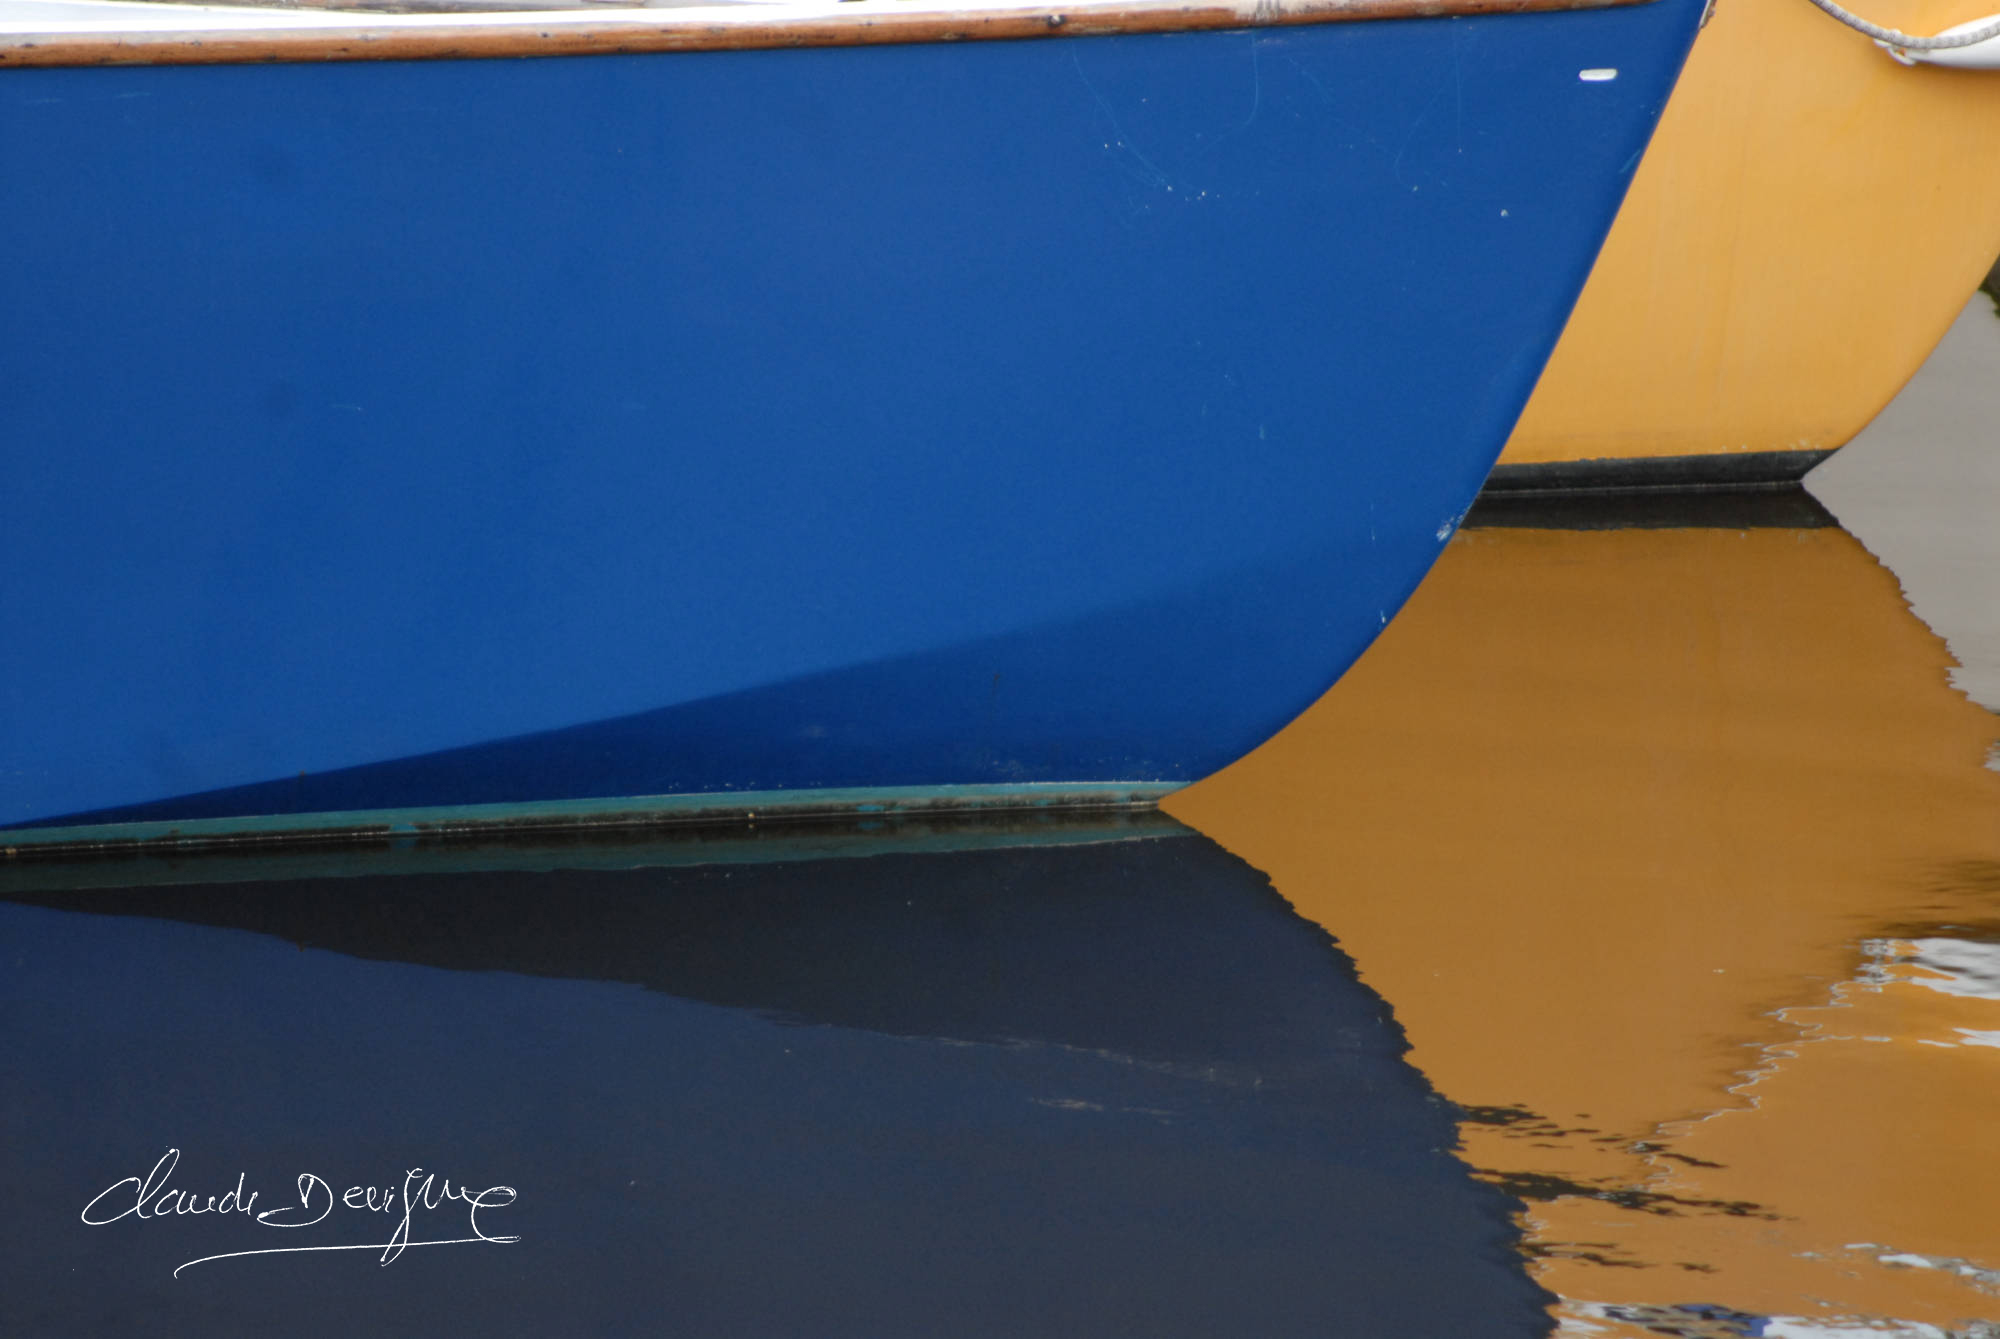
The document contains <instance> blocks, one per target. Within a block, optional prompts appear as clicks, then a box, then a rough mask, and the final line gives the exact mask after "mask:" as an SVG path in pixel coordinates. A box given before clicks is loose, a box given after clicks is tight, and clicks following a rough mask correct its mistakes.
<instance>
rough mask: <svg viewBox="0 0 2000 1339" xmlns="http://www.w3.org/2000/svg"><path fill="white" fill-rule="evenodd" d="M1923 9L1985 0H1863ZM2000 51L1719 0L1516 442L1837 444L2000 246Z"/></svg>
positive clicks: (1513, 452)
mask: <svg viewBox="0 0 2000 1339" xmlns="http://www.w3.org/2000/svg"><path fill="white" fill-rule="evenodd" d="M1860 8H1861V9H1862V10H1863V12H1864V13H1865V15H1866V17H1868V18H1870V19H1872V20H1874V21H1876V22H1878V23H1883V24H1888V25H1892V26H1897V27H1901V28H1903V29H1904V30H1906V31H1911V32H1917V33H1931V32H1937V31H1940V30H1941V29H1943V28H1945V27H1948V26H1950V25H1952V24H1955V23H1959V22H1962V21H1965V20H1968V19H1973V18H1979V17H1983V16H1985V15H1987V14H1988V13H1990V12H1991V11H1992V10H1993V9H1994V6H1993V5H1992V4H1991V3H1990V2H1989V0H1873V3H1871V4H1868V5H1864V6H1860ZM1997 168H2000V71H1984V72H1982V71H1958V70H1945V69H1939V68H1935V67H1922V68H1915V69H1911V68H1906V67H1903V66H1901V65H1898V64H1896V63H1895V62H1894V61H1892V60H1891V59H1890V58H1889V57H1888V56H1887V55H1885V54H1884V53H1883V52H1882V51H1880V50H1879V49H1877V48H1876V46H1875V45H1874V43H1872V42H1870V41H1868V40H1867V39H1865V38H1863V37H1861V36H1860V35H1859V34H1857V33H1854V32H1851V31H1849V30H1848V29H1847V28H1845V27H1843V26H1841V25H1840V24H1837V23H1835V22H1834V21H1832V20H1831V19H1829V18H1827V17H1826V16H1825V15H1823V14H1821V13H1820V12H1819V11H1817V10H1815V9H1814V8H1812V6H1811V5H1809V4H1807V3H1806V0H1721V3H1720V4H1718V5H1717V6H1716V11H1715V15H1714V18H1713V20H1712V21H1711V22H1710V24H1709V26H1708V28H1707V29H1706V30H1704V31H1703V33H1702V34H1701V37H1700V38H1699V39H1698V40H1697V41H1696V43H1695V46H1694V51H1693V53H1692V55H1691V56H1690V57H1689V60H1688V65H1687V69H1686V71H1685V73H1684V74H1683V75H1682V77H1681V81H1680V84H1679V85H1678V87H1677V88H1676V90H1675V92H1674V96H1673V100H1672V101H1671V102H1670V103H1669V104H1668V106H1667V110H1666V113H1665V115H1664V116H1663V117H1662V119H1661V122H1660V128H1659V133H1658V134H1657V135H1656V136H1655V137H1654V140H1653V144H1652V147H1651V148H1650V149H1649V150H1648V151H1647V154H1646V158H1645V161H1644V162H1643V164H1642V165H1641V166H1640V168H1639V171H1638V173H1637V175H1636V177H1635V178H1634V181H1633V184H1632V191H1631V194H1630V195H1629V196H1628V197H1627V199H1626V202H1625V206H1624V209H1623V210H1622V212H1621V213H1620V214H1619V217H1618V221H1617V223H1616V225H1615V226H1614V227H1613V228H1612V230H1611V234H1610V237H1609V238H1608V239H1607V240H1606V242H1605V246H1604V251H1603V254H1602V255H1601V256H1600V257H1599V258H1598V261H1597V267H1596V269H1594V270H1593V271H1592V272H1591V277H1590V283H1589V286H1588V287H1586V288H1585V289H1584V292H1583V296H1582V299H1581V300H1580V301H1579V303H1578V305H1577V308H1576V312H1575V314H1574V315H1573V316H1572V317H1571V319H1570V323H1569V327H1568V329H1567V331H1566V332H1565V333H1564V335H1563V337H1562V341H1561V343H1560V344H1559V345H1558V346H1557V348H1556V351H1555V356H1554V357H1553V358H1552V359H1551V360H1550V362H1549V364H1548V368H1547V370H1546V371H1545V372H1544V373H1543V374H1542V379H1541V384H1540V386H1539V387H1538V388H1537V390H1536V392H1535V395H1534V398H1533V399H1532V400H1530V401H1529V404H1528V407H1527V410H1526V412H1525V414H1524V415H1523V417H1522V419H1521V422H1520V424H1519V426H1518V427H1517V428H1516V429H1515V432H1514V436H1513V439H1512V440H1511V441H1510V442H1509V443H1508V445H1507V449H1506V452H1505V453H1504V454H1503V455H1502V456H1501V458H1500V459H1501V462H1502V463H1503V464H1533V463H1542V462H1552V461H1575V460H1583V459H1596V458H1625V459H1629V458H1637V457H1677V456H1703V455H1711V454H1716V453H1732V452H1769V451H1813V450H1826V449H1830V448H1833V447H1837V446H1840V445H1841V444H1842V443H1844V442H1846V441H1847V440H1848V438H1850V437H1852V436H1853V435H1854V434H1855V433H1856V432H1858V431H1859V430H1860V429H1861V428H1862V426H1863V425H1865V424H1866V423H1867V422H1868V420H1869V419H1870V418H1872V417H1874V415H1875V414H1876V412H1877V411H1879V410H1880V409H1881V408H1882V406H1883V405H1885V404H1887V403H1888V402H1889V400H1890V398H1891V397H1892V396H1894V395H1895V393H1896V391H1897V389H1898V388H1899V387H1901V386H1902V384H1903V383H1904V382H1905V381H1907V380H1908V379H1909V377H1910V374H1911V373H1913V372H1914V371H1916V369H1917V365H1918V364H1919V363H1921V362H1922V361H1923V359H1924V356H1925V355H1926V354H1928V353H1929V352H1930V350H1931V348H1932V347H1933V346H1934V345H1935V344H1936V343H1937V342H1938V340H1939V339H1940V338H1941V337H1942V336H1943V335H1944V332H1945V330H1946V328H1947V327H1949V326H1950V324H1951V321H1952V318H1953V317H1955V316H1956V315H1957V314H1958V311H1959V308H1960V307H1961V306H1962V305H1963V304H1964V302H1965V300H1966V298H1967V296H1968V295H1970V294H1971V293H1972V292H1973V290H1974V289H1975V288H1976V287H1977V286H1978V284H1979V282H1980V278H1981V276H1983V275H1984V274H1985V273H1986V269H1987V267H1988V266H1989V265H1991V264H1992V262H1993V257H1994V254H1995V252H1996V251H2000V170H1996V169H1997Z"/></svg>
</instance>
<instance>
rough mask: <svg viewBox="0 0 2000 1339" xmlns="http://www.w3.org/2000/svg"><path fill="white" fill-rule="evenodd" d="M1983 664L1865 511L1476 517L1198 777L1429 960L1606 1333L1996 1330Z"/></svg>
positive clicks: (1303, 893) (1545, 1248) (1348, 945)
mask: <svg viewBox="0 0 2000 1339" xmlns="http://www.w3.org/2000/svg"><path fill="white" fill-rule="evenodd" d="M1948 664H1949V662H1948V660H1947V658H1946V655H1945V652H1944V649H1943V647H1942V644H1941V643H1940V642H1939V641H1938V640H1937V639H1936V638H1935V637H1934V636H1933V635H1932V634H1931V633H1930V632H1929V631H1928V630H1927V629H1925V628H1924V627H1923V626H1922V625H1921V624H1920V623H1918V622H1917V621H1916V619H1914V618H1913V617H1912V616H1911V615H1910V614H1909V612H1908V610H1907V609H1906V607H1905V606H1904V604H1903V602H1902V600H1901V598H1900V596H1899V594H1898V591H1897V586H1896V582H1895V580H1894V578H1893V577H1892V576H1891V575H1890V574H1889V573H1888V572H1886V571H1885V570H1884V569H1882V568H1881V567H1880V566H1878V565H1877V564H1876V562H1875V561H1874V559H1872V558H1871V557H1870V556H1869V555H1868V554H1867V552H1866V551H1865V550H1863V549H1862V548H1861V547H1860V545H1858V544H1857V543H1856V542H1855V541H1854V540H1853V539H1852V538H1851V537H1849V536H1848V535H1847V534H1846V533H1844V532H1843V531H1841V530H1839V529H1836V528H1832V527H1826V528H1812V529H1749V530H1723V529H1693V528H1689V529H1649V530H1610V531H1604V530H1598V531H1590V530H1534V529H1487V530H1469V531H1467V532H1465V533H1463V534H1461V535H1460V536H1459V537H1458V538H1457V539H1456V540H1454V541H1453V543H1452V544H1451V545H1450V546H1449V547H1448V549H1447V551H1446V552H1445V554H1444V556H1443V559H1442V561H1441V562H1440V564H1439V566H1438V568H1437V570H1436V571H1435V572H1434V574H1433V575H1432V577H1431V578H1430V579H1429V581H1427V582H1426V584H1425V585H1424V587H1423V588H1422V589H1421V590H1420V591H1419V592H1418V594H1417V596H1416V597H1415V599H1414V600H1413V601H1412V602H1411V604H1410V606H1409V608H1408V609H1407V610H1405V612H1404V613H1403V614H1402V616H1401V617H1400V618H1399V619H1398V620H1397V621H1396V622H1395V623H1394V624H1392V625H1391V627H1390V628H1389V630H1388V632H1387V634H1386V635H1385V636H1384V637H1383V638H1382V639H1381V641H1380V642H1378V644H1377V645H1376V646H1375V648H1374V649H1372V650H1371V651H1370V652H1369V653H1368V655H1367V656H1366V657H1365V658H1364V659H1363V661H1362V662H1361V663H1360V664H1359V665H1358V666H1356V667H1355V669H1354V670H1352V671H1351V672H1350V673H1349V674H1348V676H1347V677H1346V678H1345V679H1344V680H1343V681H1342V682H1341V683H1340V685H1339V686H1338V687H1336V688H1335V689H1334V690H1333V691H1332V692H1331V693H1329V694H1328V695H1327V696H1326V697H1325V698H1324V699H1322V700H1321V701H1320V702H1319V703H1318V704H1317V705H1316V706H1315V707H1314V708H1313V709H1312V710H1311V711H1309V712H1308V713H1307V714H1306V715H1305V716H1303V717H1301V718H1300V719H1299V720H1298V721H1297V722H1295V723H1294V724H1293V725H1292V726H1291V727H1290V728H1289V729H1288V730H1286V731H1285V732H1284V733H1283V734H1281V735H1280V736H1279V737H1278V738H1276V739H1275V740H1273V741H1272V742H1271V743H1270V744H1268V745H1266V746H1265V747H1264V748H1263V749H1261V750H1259V751H1258V752H1257V753H1255V754H1253V755H1251V756H1250V757H1249V758H1247V759H1245V760H1244V761H1243V762H1242V763H1240V764H1238V765H1237V766H1235V767H1233V768H1230V769H1229V770H1227V771H1226V772H1223V773H1222V774H1220V775H1218V776H1216V777H1214V778H1212V779H1210V780H1209V781H1206V782H1204V783H1202V784H1200V785H1197V786H1195V787H1192V788H1190V789H1189V790H1188V791H1185V792H1183V793H1182V794H1181V795H1179V796H1177V797H1175V798H1174V799H1173V800H1172V801H1171V802H1170V803H1169V805H1168V807H1169V808H1170V809H1171V810H1172V812H1173V814H1174V816H1175V817H1177V818H1180V819H1181V820H1182V821H1184V822H1187V823H1189V824H1191V825H1193V826H1195V827H1197V828H1199V829H1201V830H1202V831H1203V832H1206V833H1207V834H1209V835H1210V836H1212V837H1214V838H1215V839H1216V840H1218V841H1220V842H1222V843H1223V844H1224V845H1226V846H1228V847H1229V848H1230V849H1232V850H1233V851H1235V852H1236V853H1237V854H1239V855H1241V856H1242V857H1244V858H1245V859H1246V860H1248V861H1250V862H1251V863H1252V864H1255V865H1257V866H1258V867H1260V868H1262V869H1264V870H1265V871H1267V872H1268V873H1270V874H1271V876H1272V877H1273V879H1274V880H1275V882H1276V884H1277V887H1278V889H1279V891H1280V892H1281V893H1283V894H1284V895H1285V896H1286V897H1288V898H1289V899H1290V900H1291V901H1292V903H1293V904H1294V905H1295V906H1296V907H1297V908H1298V909H1299V911H1300V912H1301V913H1302V914H1304V915H1307V916H1309V917H1311V918H1313V919H1314V920H1316V921H1318V922H1320V923H1321V924H1323V925H1324V926H1325V927H1326V928H1327V929H1328V930H1329V931H1330V932H1331V933H1333V934H1334V935H1335V936H1336V937H1337V938H1338V939H1339V940H1340V942H1341V944H1342V946H1343V947H1344V948H1345V949H1346V950H1347V951H1348V952H1349V953H1350V954H1352V955H1353V957H1354V959H1355V961H1356V962H1357V963H1358V964H1359V967H1360V970H1361V973H1362V975H1363V977H1364V978H1365V979H1367V980H1368V982H1369V983H1370V984H1371V985H1372V986H1373V987H1374V988H1375V989H1376V990H1378V991H1379V992H1380V993H1381V994H1382V995H1383V996H1384V997H1385V998H1386V999H1387V1000H1388V1001H1389V1003H1390V1004H1391V1006H1392V1007H1393V1008H1394V1009H1395V1012H1396V1015H1397V1017H1398V1019H1399V1020H1400V1021H1401V1023H1402V1024H1403V1026H1404V1028H1405V1029H1406V1030H1407V1032H1408V1035H1409V1038H1410V1041H1411V1044H1412V1046H1413V1051H1412V1055H1411V1059H1412V1060H1413V1061H1414V1062H1415V1063H1416V1064H1417V1065H1418V1066H1420V1067H1421V1068H1422V1069H1423V1070H1424V1071H1425V1072H1426V1073H1427V1074H1428V1075H1429V1076H1430V1078H1431V1080H1432V1081H1433V1082H1434V1083H1435V1084H1436V1085H1437V1087H1438V1088H1439V1090H1440V1091H1441V1092H1442V1093H1443V1094H1444V1095H1445V1096H1446V1097H1448V1098H1450V1099H1452V1100H1453V1101H1455V1102H1457V1103H1459V1104H1460V1105H1461V1106H1462V1107H1464V1108H1466V1110H1467V1118H1466V1120H1465V1121H1464V1122H1463V1123H1462V1127H1461V1129H1462V1137H1463V1141H1464V1156H1465V1157H1466V1159H1467V1160H1468V1161H1469V1162H1470V1163H1471V1164H1472V1165H1473V1166H1474V1167H1475V1168H1478V1169H1479V1170H1480V1171H1481V1172H1482V1173H1483V1174H1485V1175H1487V1176H1488V1177H1490V1178H1491V1179H1494V1180H1496V1181H1498V1182H1500V1183H1502V1184H1505V1185H1507V1186H1510V1187H1511V1188H1513V1189H1514V1190H1515V1192H1516V1193H1517V1194H1519V1195H1520V1196H1521V1197H1522V1198H1523V1200H1524V1201H1525V1202H1526V1204H1527V1214H1526V1220H1525V1221H1526V1226H1527V1229H1528V1248H1529V1250H1530V1252H1531V1254H1532V1256H1533V1257H1534V1263H1533V1268H1534V1269H1535V1270H1536V1271H1537V1273H1538V1276H1539V1278H1540V1280H1541V1282H1542V1283H1543V1284H1544V1285H1545V1286H1547V1287H1548V1288H1550V1289H1551V1290H1552V1291H1554V1292H1555V1293H1557V1294H1559V1295H1560V1296H1561V1297H1562V1298H1563V1299H1564V1302H1563V1304H1562V1306H1561V1308H1560V1315H1561V1316H1562V1317H1563V1326H1564V1331H1565V1332H1566V1333H1575V1334H1579V1335H1581V1334H1599V1335H1621V1334H1633V1335H1638V1334H1659V1333H1683V1334H1690V1335H1695V1334H1709V1333H1713V1334H1743V1333H1752V1332H1757V1331H1756V1330H1755V1329H1754V1328H1752V1327H1753V1326H1754V1325H1757V1324H1762V1325H1763V1326H1764V1327H1765V1328H1764V1330H1763V1331H1762V1332H1764V1333H1769V1334H1791V1335H1801V1336H1803V1335H1808V1334H1811V1335H1831V1334H1844V1333H1861V1332H1868V1333H1875V1334H1884V1333H1908V1334H1912V1335H1916V1334H1941V1333H1944V1332H1945V1330H1944V1329H1943V1328H1931V1329H1925V1328H1922V1327H1926V1326H1928V1327H1949V1328H1950V1329H1952V1331H1953V1332H1956V1333H1964V1332H1966V1331H1965V1328H1964V1327H1967V1326H1969V1325H1972V1324H1974V1323H1975V1322H1979V1321H1982V1320H1992V1319H1995V1318H2000V1272H1996V1271H2000V774H1996V773H1995V772H1993V771H1990V770H1988V769H1987V768H1986V767H1984V766H1983V765H1982V763H1983V761H1984V759H1985V757H1986V754H1987V751H1988V749H1989V747H1990V746H1991V745H1992V743H1993V741H1994V739H1995V737H1996V736H2000V720H1996V718H1995V717H1994V716H1993V715H1991V714H1990V713H1988V712H1986V711H1984V710H1982V709H1980V708H1979V707H1977V706H1974V705H1972V704H1971V703H1969V702H1967V701H1966V700H1965V699H1964V698H1963V697H1961V696H1960V695H1958V694H1957V693H1956V692H1954V691H1953V690H1952V689H1951V688H1950V687H1949V686H1948V685H1947V680H1946V671H1947V668H1948ZM1770 1318H1781V1319H1778V1320H1772V1319H1770ZM1890 1321H1894V1322H1898V1323H1900V1324H1901V1325H1902V1326H1903V1327H1904V1328H1902V1329H1901V1330H1897V1329H1888V1330H1884V1329H1882V1328H1880V1326H1881V1324H1883V1323H1886V1322H1890ZM1857 1326H1873V1327H1874V1328H1870V1329H1866V1330H1859V1329H1856V1328H1855V1327H1857ZM1909 1327H1918V1328H1909Z"/></svg>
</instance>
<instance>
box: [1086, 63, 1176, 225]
mask: <svg viewBox="0 0 2000 1339" xmlns="http://www.w3.org/2000/svg"><path fill="white" fill-rule="evenodd" d="M1069 63H1070V65H1071V66H1072V67H1073V68H1074V69H1075V70H1076V77H1077V78H1079V79H1081V80H1083V86H1084V87H1085V88H1087V89H1089V90H1090V96H1091V97H1093V98H1095V99H1096V100H1097V105H1098V106H1099V107H1100V108H1102V109H1103V111H1104V115H1105V118H1106V119H1107V120H1109V121H1110V122H1111V134H1112V142H1111V143H1110V144H1108V145H1106V146H1105V147H1106V148H1118V149H1123V150H1125V152H1126V153H1129V154H1131V155H1132V157H1133V159H1134V160H1136V161H1137V162H1138V164H1139V165H1140V166H1141V167H1143V168H1144V169H1145V170H1146V175H1147V177H1148V178H1149V179H1150V181H1151V184H1152V185H1155V186H1159V187H1163V188H1164V189H1166V190H1169V191H1171V190H1172V189H1173V188H1174V184H1173V180H1172V179H1171V178H1170V177H1168V176H1167V174H1166V173H1164V172H1162V171H1160V169H1159V167H1158V165H1157V164H1155V163H1154V162H1153V160H1152V159H1150V158H1148V157H1146V155H1145V154H1143V153H1141V152H1139V148H1138V146H1137V145H1135V144H1133V143H1132V142H1131V141H1130V140H1129V139H1127V138H1126V136H1125V127H1124V126H1123V125H1122V124H1120V122H1119V120H1118V113H1116V112H1114V111H1112V110H1111V104H1110V103H1109V102H1107V101H1105V98H1104V95H1103V94H1102V93H1100V92H1098V91H1097V85H1096V84H1093V83H1092V82H1090V76H1089V75H1087V74H1085V73H1084V72H1083V62H1082V61H1080V60H1078V59H1077V56H1076V53H1075V52H1074V51H1072V52H1070V54H1069Z"/></svg>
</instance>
